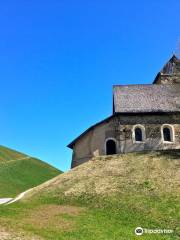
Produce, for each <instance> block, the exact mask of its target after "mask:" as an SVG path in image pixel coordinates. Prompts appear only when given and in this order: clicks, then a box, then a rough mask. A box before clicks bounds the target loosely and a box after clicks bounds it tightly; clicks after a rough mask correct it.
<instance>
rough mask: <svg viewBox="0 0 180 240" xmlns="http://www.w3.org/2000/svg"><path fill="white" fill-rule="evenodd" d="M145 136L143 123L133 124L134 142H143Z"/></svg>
mask: <svg viewBox="0 0 180 240" xmlns="http://www.w3.org/2000/svg"><path fill="white" fill-rule="evenodd" d="M145 138H146V134H145V127H144V126H143V125H140V124H138V125H135V126H134V127H133V129H132V139H133V142H134V143H141V142H144V141H145Z"/></svg>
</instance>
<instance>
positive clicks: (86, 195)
mask: <svg viewBox="0 0 180 240" xmlns="http://www.w3.org/2000/svg"><path fill="white" fill-rule="evenodd" d="M179 187H180V152H178V151H170V152H151V153H130V154H124V155H114V156H106V157H97V158H94V159H92V161H89V162H87V163H85V164H83V165H81V166H78V167H76V168H74V169H72V170H70V171H69V172H67V173H63V174H61V175H59V176H57V177H55V178H53V179H52V180H49V181H47V182H46V183H43V184H41V185H39V186H37V187H35V188H34V189H33V190H32V191H30V192H28V193H27V195H25V198H23V199H21V200H20V201H19V202H17V203H14V204H10V205H8V206H2V205H1V206H0V227H1V226H2V227H3V228H2V229H1V228H0V234H1V232H2V233H3V232H5V233H6V234H9V235H10V236H11V238H9V239H16V238H15V236H17V237H19V238H17V239H22V240H27V239H37V240H39V239H43V240H44V239H45V240H46V239H47V240H51V239H56V240H67V239H68V240H76V239H78V240H124V239H131V240H136V239H139V238H141V239H142V240H155V239H156V240H175V239H180V226H179V219H180V215H179V213H180V196H179V195H180V189H179ZM136 227H142V228H143V229H144V228H146V229H170V230H172V232H171V233H169V234H146V233H145V234H143V235H142V236H140V237H139V236H136V235H135V228H136Z"/></svg>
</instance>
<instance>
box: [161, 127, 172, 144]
mask: <svg viewBox="0 0 180 240" xmlns="http://www.w3.org/2000/svg"><path fill="white" fill-rule="evenodd" d="M163 138H164V141H166V142H172V137H171V130H170V129H169V128H168V127H164V128H163Z"/></svg>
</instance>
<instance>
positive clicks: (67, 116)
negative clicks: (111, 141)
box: [0, 0, 180, 171]
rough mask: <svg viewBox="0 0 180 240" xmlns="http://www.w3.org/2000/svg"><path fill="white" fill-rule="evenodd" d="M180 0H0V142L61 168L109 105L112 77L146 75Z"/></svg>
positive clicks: (166, 50) (171, 35) (174, 26)
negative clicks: (72, 147)
mask: <svg viewBox="0 0 180 240" xmlns="http://www.w3.org/2000/svg"><path fill="white" fill-rule="evenodd" d="M179 13H180V1H179V0H171V1H169V0H158V1H157V0H156V1H155V0H151V1H144V0H137V1H133V0H131V1H119V0H111V1H106V0H104V1H103V0H102V1H100V0H91V1H88V0H87V1H82V0H81V1H80V0H76V1H70V0H57V1H55V0H51V1H40V0H36V1H35V0H32V1H18V0H17V1H8V0H7V1H1V2H0V53H1V54H0V81H1V94H0V102H1V107H0V132H1V134H0V140H1V142H0V144H1V145H5V146H8V147H11V148H14V149H16V150H19V151H22V152H25V153H27V154H30V155H33V156H36V157H38V158H40V159H42V160H44V161H46V162H48V163H50V164H52V165H54V166H56V167H58V168H60V169H62V170H64V171H65V170H67V169H69V167H70V162H71V150H69V149H68V148H67V147H66V145H67V144H68V143H69V142H70V141H71V140H73V139H74V138H75V137H76V136H78V135H79V134H80V133H81V132H82V131H83V130H85V129H86V128H88V127H89V126H90V125H92V124H94V123H96V122H97V121H100V120H102V119H104V118H106V117H107V116H109V115H111V113H112V85H113V84H136V83H137V84H140V83H151V82H152V80H153V78H154V77H155V75H156V73H157V72H158V71H159V70H160V69H161V67H162V65H163V64H164V63H165V62H166V61H167V60H168V58H170V57H171V55H172V53H173V52H174V51H175V50H176V45H177V41H178V39H180V31H179V29H180V28H179V26H180V14H179Z"/></svg>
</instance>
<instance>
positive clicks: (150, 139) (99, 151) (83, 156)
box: [72, 113, 180, 167]
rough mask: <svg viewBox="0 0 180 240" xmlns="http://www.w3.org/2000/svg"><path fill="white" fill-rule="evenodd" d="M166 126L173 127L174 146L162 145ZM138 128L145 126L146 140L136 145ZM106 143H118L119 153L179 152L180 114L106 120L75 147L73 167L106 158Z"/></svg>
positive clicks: (123, 116) (146, 115) (134, 116)
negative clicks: (110, 140)
mask: <svg viewBox="0 0 180 240" xmlns="http://www.w3.org/2000/svg"><path fill="white" fill-rule="evenodd" d="M163 124H168V125H170V126H172V127H173V129H174V138H175V139H174V142H171V143H164V142H163V139H162V132H161V128H162V125H163ZM136 125H142V126H143V127H144V129H145V139H144V141H143V142H141V143H140V142H138V143H136V142H134V141H133V129H134V127H135V126H136ZM107 139H114V141H116V150H117V153H127V152H134V151H146V150H163V149H164V150H165V149H180V114H161V113H159V114H134V115H132V114H131V115H128V114H124V115H123V114H120V115H118V116H114V117H112V118H110V119H109V120H108V119H107V121H105V122H103V123H101V124H99V125H97V126H95V127H94V128H93V129H91V130H90V131H88V132H87V133H86V134H84V135H83V136H82V137H81V138H80V139H79V140H78V141H77V142H76V143H75V145H74V147H73V159H72V167H75V166H77V165H80V164H81V163H84V162H86V161H88V160H89V159H91V158H92V157H93V156H99V155H105V154H106V140H107Z"/></svg>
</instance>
